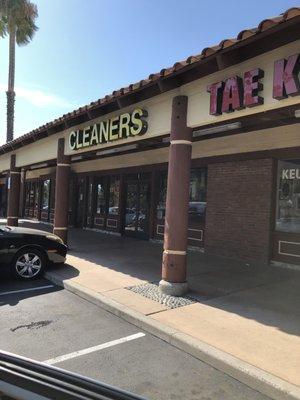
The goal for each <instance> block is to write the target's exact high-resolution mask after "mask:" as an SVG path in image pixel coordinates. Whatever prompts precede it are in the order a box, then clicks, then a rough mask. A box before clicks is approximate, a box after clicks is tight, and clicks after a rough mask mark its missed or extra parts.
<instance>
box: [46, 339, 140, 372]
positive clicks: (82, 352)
mask: <svg viewBox="0 0 300 400" xmlns="http://www.w3.org/2000/svg"><path fill="white" fill-rule="evenodd" d="M143 336H146V335H145V333H143V332H138V333H135V334H134V335H130V336H125V337H123V338H120V339H116V340H112V341H111V342H106V343H103V344H99V345H98V346H93V347H88V348H87V349H83V350H78V351H74V353H69V354H65V355H64V356H59V357H55V358H50V359H49V360H46V361H44V363H46V364H50V365H53V364H57V363H60V362H62V361H66V360H70V359H71V358H75V357H79V356H83V355H85V354H89V353H93V352H95V351H98V350H103V349H107V348H108V347H112V346H116V345H118V344H121V343H125V342H129V341H131V340H135V339H139V338H141V337H143Z"/></svg>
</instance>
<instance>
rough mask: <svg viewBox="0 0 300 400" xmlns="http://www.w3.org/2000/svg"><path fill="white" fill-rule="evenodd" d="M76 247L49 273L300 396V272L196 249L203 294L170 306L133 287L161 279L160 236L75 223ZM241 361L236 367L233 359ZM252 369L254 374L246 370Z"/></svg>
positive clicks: (193, 275)
mask: <svg viewBox="0 0 300 400" xmlns="http://www.w3.org/2000/svg"><path fill="white" fill-rule="evenodd" d="M70 247H71V248H70V253H69V255H68V258H67V265H65V266H64V267H54V268H52V269H51V270H50V271H49V272H48V273H47V277H48V278H49V279H51V280H53V281H54V282H56V283H58V284H60V285H64V286H65V287H66V288H67V289H69V290H72V291H74V292H76V293H78V294H79V295H82V296H84V297H86V298H89V299H90V300H91V301H94V302H96V303H98V304H100V305H101V306H103V307H105V308H106V309H109V310H110V311H111V312H114V313H116V314H117V315H121V316H123V317H125V319H126V318H127V319H130V322H133V323H136V324H137V325H139V326H141V327H143V328H144V329H146V330H147V329H150V330H151V329H152V332H151V333H154V334H155V332H156V333H157V335H158V336H159V331H160V332H161V336H160V337H163V338H164V339H166V340H168V341H169V342H171V343H172V342H173V344H176V345H178V343H177V342H178V340H177V339H178V338H179V337H180V335H181V334H182V335H183V336H182V338H184V341H185V343H186V344H187V345H186V348H188V349H189V350H188V351H189V352H190V353H191V354H194V355H195V356H196V357H199V358H201V357H202V359H203V357H204V358H205V357H206V355H207V354H208V353H209V357H208V359H206V360H205V361H208V362H210V363H211V364H212V365H214V366H215V367H217V368H220V369H223V370H224V366H223V362H225V364H226V362H227V364H228V365H230V368H229V369H227V370H226V368H225V372H228V373H230V374H231V375H233V376H235V377H236V378H237V379H240V380H242V381H243V382H244V383H247V384H249V386H252V387H255V388H256V389H257V390H260V391H262V392H263V393H265V394H268V395H270V396H271V397H273V398H278V399H284V398H299V399H300V273H299V272H297V271H292V270H287V269H279V268H276V267H273V268H271V267H268V268H267V267H262V266H246V265H243V264H239V263H236V262H232V261H229V260H224V259H218V258H212V257H210V258H209V257H206V256H205V255H204V254H201V253H199V252H190V254H189V268H188V281H189V285H190V288H191V290H192V292H191V294H192V295H193V296H194V297H195V298H196V299H197V302H194V303H193V304H190V305H186V306H183V307H179V308H173V309H170V308H169V307H167V306H166V305H164V304H160V303H159V302H156V301H154V300H150V299H149V298H146V297H143V296H141V295H140V294H137V293H134V292H132V291H129V290H127V289H126V288H127V287H129V286H137V285H140V284H144V283H147V282H158V281H159V279H160V264H161V252H162V248H161V245H160V244H156V243H149V242H145V241H138V240H135V239H129V238H122V237H116V236H111V235H105V234H100V233H96V232H91V231H83V230H79V229H72V230H71V231H70ZM93 299H94V300H93ZM126 315H127V317H126ZM135 319H137V320H136V321H135V322H134V320H135ZM153 330H154V331H155V332H153ZM178 335H179V336H178ZM174 338H177V339H176V340H175V339H174ZM189 343H192V344H193V345H191V346H188V344H189ZM180 346H181V347H183V344H182V343H181V345H180ZM197 346H198V347H197ZM203 346H204V347H203ZM205 346H207V347H205ZM197 348H198V350H199V348H201V349H200V350H201V351H200V350H199V351H200V353H199V351H198V352H197ZM193 349H194V350H193ZM207 349H208V350H207ZM193 351H194V353H193ZM210 351H212V353H211V352H210ZM214 351H215V353H214ZM213 354H216V359H218V362H217V363H214V361H211V358H210V357H211V356H212V355H213ZM220 358H221V359H222V362H221V364H222V365H220ZM224 360H225V361H224ZM226 360H227V361H226ZM239 362H240V364H239V365H240V367H237V368H240V371H239V373H238V374H236V372H232V365H233V364H236V365H238V363H239ZM252 367H254V370H253V371H254V372H253V371H252V372H251V368H252ZM246 370H247V373H248V372H249V371H250V372H249V379H248V382H245V377H241V374H242V375H243V374H244V373H245V371H246ZM253 373H254V375H256V378H257V374H258V375H259V374H260V376H259V377H258V380H259V381H260V384H257V382H256V383H253V382H252V381H253V379H254V378H253V376H251V374H252V375H253ZM244 375H245V374H244ZM246 375H247V374H246ZM254 380H255V379H254ZM263 381H264V382H265V383H266V382H267V383H268V384H271V385H272V382H273V389H274V388H275V389H276V390H275V391H274V393H273V391H271V392H267V393H266V388H263V389H262V388H261V386H260V385H261V384H262V382H263ZM290 385H291V386H290ZM293 385H295V386H293ZM297 387H298V389H297ZM281 389H282V391H281V392H280V390H281ZM278 390H279V392H278ZM276 391H277V392H278V393H277V394H276ZM287 392H289V395H287ZM292 392H293V393H294V394H293V396H291V393H292ZM285 395H287V397H285ZM297 396H298V397H297Z"/></svg>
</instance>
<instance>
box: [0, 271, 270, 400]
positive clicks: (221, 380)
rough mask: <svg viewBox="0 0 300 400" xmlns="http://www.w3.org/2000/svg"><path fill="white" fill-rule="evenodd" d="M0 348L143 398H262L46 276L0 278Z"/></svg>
mask: <svg viewBox="0 0 300 400" xmlns="http://www.w3.org/2000/svg"><path fill="white" fill-rule="evenodd" d="M0 348H1V349H3V350H6V351H9V352H13V353H16V354H20V355H23V356H26V357H30V358H33V359H35V360H39V361H46V362H48V363H50V364H53V365H56V366H58V367H60V368H64V369H67V370H71V371H74V372H77V373H80V374H82V375H86V376H89V377H92V378H96V379H99V380H101V381H103V382H106V383H109V384H113V385H115V386H118V387H121V388H123V389H127V390H130V391H132V392H135V393H138V394H140V395H143V396H145V397H147V398H149V399H172V400H177V399H178V400H179V399H180V400H181V399H183V398H184V399H186V400H196V399H197V400H244V399H251V400H266V399H268V398H267V397H266V396H264V395H261V394H260V393H258V392H256V391H254V390H252V389H250V388H248V387H247V386H245V385H244V384H242V383H240V382H238V381H236V380H234V379H233V378H231V377H229V376H227V375H225V374H224V373H222V372H219V371H217V370H215V369H214V368H212V367H210V366H209V365H206V364H205V363H202V362H201V361H199V360H197V359H195V358H193V357H192V356H190V355H188V354H185V353H184V352H182V351H180V350H178V349H176V348H174V347H172V346H170V345H169V344H167V343H165V342H164V341H162V340H160V339H158V338H156V337H154V336H152V335H150V334H148V333H147V332H143V331H141V330H140V329H139V328H137V327H135V326H134V325H131V324H129V323H127V322H126V321H123V320H122V319H120V318H118V317H116V316H114V315H111V314H109V313H108V312H106V311H104V310H102V309H101V308H99V307H97V306H95V305H94V304H91V303H89V302H87V301H86V300H83V299H81V298H80V297H77V296H76V295H74V294H72V293H70V292H68V291H66V290H64V289H62V288H59V287H57V286H55V285H53V284H52V283H51V282H49V281H47V280H45V279H40V280H37V281H34V282H25V283H24V282H18V281H13V280H11V279H10V278H9V276H1V277H0Z"/></svg>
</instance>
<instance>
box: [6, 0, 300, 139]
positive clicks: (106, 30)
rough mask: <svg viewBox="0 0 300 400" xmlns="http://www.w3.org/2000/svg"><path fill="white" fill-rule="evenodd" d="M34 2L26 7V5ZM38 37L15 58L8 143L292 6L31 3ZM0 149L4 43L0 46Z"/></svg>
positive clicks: (113, 0)
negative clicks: (11, 128) (13, 105)
mask: <svg viewBox="0 0 300 400" xmlns="http://www.w3.org/2000/svg"><path fill="white" fill-rule="evenodd" d="M33 1H34V0H33ZM35 3H36V4H37V6H38V9H39V18H38V21H37V24H38V26H39V31H38V32H37V33H36V36H35V37H34V40H33V41H32V42H31V43H30V44H29V45H28V46H26V47H21V48H20V47H19V48H17V51H16V93H17V97H16V115H15V137H17V136H20V135H21V134H24V133H27V132H29V131H30V130H32V129H35V128H37V127H38V126H40V125H42V124H44V123H46V122H49V121H51V120H53V119H55V118H57V117H58V116H60V115H62V114H64V113H66V112H68V111H71V110H73V109H74V108H77V107H79V106H81V105H85V104H87V103H89V102H91V101H93V100H96V99H98V98H100V97H102V96H104V95H105V94H108V93H111V92H112V91H113V90H115V89H119V88H121V87H123V86H127V85H128V84H130V83H133V82H136V81H138V80H140V79H143V78H145V77H147V76H148V75H149V74H150V73H153V72H157V71H159V70H160V69H161V68H164V67H168V66H171V65H173V64H174V63H175V62H176V61H179V60H181V59H185V58H186V57H188V56H189V55H191V54H198V53H199V52H201V50H202V49H203V48H204V47H206V46H210V45H214V44H217V43H219V42H220V41H221V40H222V39H224V38H230V37H234V36H236V34H237V33H238V32H239V31H241V30H242V29H245V28H250V27H253V26H256V25H257V24H258V23H259V22H260V21H261V20H262V19H264V18H267V17H271V16H275V15H278V14H280V13H281V12H283V11H285V10H286V9H288V8H290V7H293V6H300V2H299V1H294V0H264V1H261V0H252V1H251V2H250V1H241V0H226V1H224V0H214V1H202V0H178V1H177V2H176V1H174V0H85V1H82V0H51V1H49V0H35ZM0 54H1V58H0V143H1V144H2V143H4V142H5V136H6V95H5V90H6V85H7V67H8V43H7V40H5V39H0Z"/></svg>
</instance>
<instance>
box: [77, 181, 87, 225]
mask: <svg viewBox="0 0 300 400" xmlns="http://www.w3.org/2000/svg"><path fill="white" fill-rule="evenodd" d="M77 194H78V197H77V206H76V223H75V225H76V226H77V227H78V228H83V227H84V226H85V218H86V180H85V178H79V179H78V182H77Z"/></svg>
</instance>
